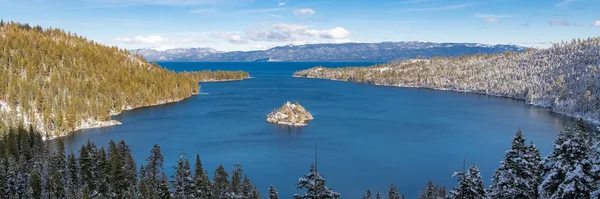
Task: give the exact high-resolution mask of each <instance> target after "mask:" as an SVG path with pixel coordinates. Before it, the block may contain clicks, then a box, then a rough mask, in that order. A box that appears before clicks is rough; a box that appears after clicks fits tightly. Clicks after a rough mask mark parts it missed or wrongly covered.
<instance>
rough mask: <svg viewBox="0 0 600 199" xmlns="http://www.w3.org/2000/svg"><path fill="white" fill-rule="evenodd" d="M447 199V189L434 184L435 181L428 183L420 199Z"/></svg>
mask: <svg viewBox="0 0 600 199" xmlns="http://www.w3.org/2000/svg"><path fill="white" fill-rule="evenodd" d="M445 198H446V188H445V187H443V186H442V187H439V186H437V185H435V184H434V183H433V181H431V180H429V181H428V182H427V186H426V187H425V188H424V189H423V190H422V191H421V194H420V195H419V199H445Z"/></svg>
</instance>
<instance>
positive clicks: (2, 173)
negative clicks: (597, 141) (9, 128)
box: [0, 140, 9, 198]
mask: <svg viewBox="0 0 600 199" xmlns="http://www.w3.org/2000/svg"><path fill="white" fill-rule="evenodd" d="M0 143H2V140H0ZM0 148H1V147H0ZM0 152H3V151H0ZM3 155H4V154H0V156H3ZM4 158H6V156H4V157H1V158H0V198H8V191H9V187H8V181H7V177H8V176H7V175H6V167H5V165H6V164H8V163H6V162H4V161H5V159H4Z"/></svg>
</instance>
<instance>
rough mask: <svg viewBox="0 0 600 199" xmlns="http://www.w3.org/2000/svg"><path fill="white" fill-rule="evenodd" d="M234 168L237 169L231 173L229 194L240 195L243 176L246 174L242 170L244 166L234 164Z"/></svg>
mask: <svg viewBox="0 0 600 199" xmlns="http://www.w3.org/2000/svg"><path fill="white" fill-rule="evenodd" d="M234 167H235V169H234V170H233V171H231V186H229V192H230V193H233V194H238V195H240V192H241V190H242V175H243V174H244V171H243V169H242V165H240V164H239V163H236V164H234ZM246 196H247V195H246Z"/></svg>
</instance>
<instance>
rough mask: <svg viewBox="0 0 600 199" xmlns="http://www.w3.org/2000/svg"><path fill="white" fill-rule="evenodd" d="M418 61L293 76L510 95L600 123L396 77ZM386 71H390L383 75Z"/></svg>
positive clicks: (316, 69) (589, 116)
mask: <svg viewBox="0 0 600 199" xmlns="http://www.w3.org/2000/svg"><path fill="white" fill-rule="evenodd" d="M418 61H427V60H407V61H403V62H398V63H392V64H387V65H375V66H369V67H349V68H325V67H322V66H317V67H314V68H310V69H306V70H302V71H297V72H295V73H294V74H293V75H292V76H293V77H295V78H308V79H326V80H333V81H346V82H353V83H359V84H369V85H374V86H389V87H402V88H420V89H431V90H440V91H452V92H463V93H473V94H481V95H488V96H494V97H502V98H510V99H515V100H521V101H524V102H525V103H526V104H529V105H532V106H539V107H544V108H548V109H549V110H550V111H552V112H554V113H557V114H561V115H565V116H568V117H574V118H581V119H584V120H586V121H588V122H590V123H594V124H600V119H599V118H597V117H595V116H594V115H593V114H589V113H582V112H570V111H567V110H564V109H557V108H556V107H553V105H551V104H548V103H543V102H541V101H539V100H538V101H536V100H528V99H527V97H528V96H521V95H517V94H515V93H510V92H496V91H493V90H481V89H480V90H477V89H466V87H458V86H456V87H455V86H453V85H451V84H442V85H440V86H435V85H431V84H427V82H426V83H421V82H415V81H404V80H403V79H402V78H397V77H395V76H398V75H397V74H400V73H401V72H402V71H406V70H407V69H406V68H405V66H406V65H410V64H412V63H414V62H418ZM384 73H389V74H390V75H387V76H385V77H384V75H383V74H384Z"/></svg>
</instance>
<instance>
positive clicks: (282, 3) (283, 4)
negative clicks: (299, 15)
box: [277, 2, 286, 7]
mask: <svg viewBox="0 0 600 199" xmlns="http://www.w3.org/2000/svg"><path fill="white" fill-rule="evenodd" d="M285 4H286V3H285V2H281V3H278V4H277V6H279V7H283V6H285Z"/></svg>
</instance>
